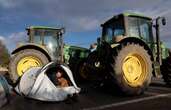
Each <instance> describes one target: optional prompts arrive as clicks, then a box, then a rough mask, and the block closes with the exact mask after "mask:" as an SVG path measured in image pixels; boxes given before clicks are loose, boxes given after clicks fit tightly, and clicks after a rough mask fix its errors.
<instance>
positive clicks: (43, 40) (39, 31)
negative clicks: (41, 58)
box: [27, 26, 64, 60]
mask: <svg viewBox="0 0 171 110" xmlns="http://www.w3.org/2000/svg"><path fill="white" fill-rule="evenodd" d="M27 31H28V36H29V43H34V44H37V45H41V46H43V47H45V48H46V49H47V50H48V52H49V54H50V56H52V57H53V58H52V59H55V60H61V59H62V58H63V57H62V51H63V34H64V28H51V27H43V26H42V27H41V26H31V27H29V28H27ZM56 56H58V57H56Z"/></svg>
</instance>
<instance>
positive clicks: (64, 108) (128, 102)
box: [1, 79, 171, 110]
mask: <svg viewBox="0 0 171 110" xmlns="http://www.w3.org/2000/svg"><path fill="white" fill-rule="evenodd" d="M82 87H84V88H86V89H84V92H83V93H81V94H80V95H79V97H78V101H74V100H68V101H64V102H55V103H47V102H40V101H35V100H32V99H26V98H23V97H19V96H15V97H12V99H11V101H10V103H9V104H8V105H6V106H5V107H3V108H1V110H171V88H169V87H167V86H166V85H165V84H164V83H163V81H162V80H161V79H160V80H159V79H153V82H152V84H151V85H150V87H149V89H148V90H147V91H146V92H145V93H144V94H143V95H140V96H123V95H122V94H120V93H119V92H116V90H114V89H112V88H110V87H102V88H92V87H91V86H89V85H86V86H85V85H84V86H82Z"/></svg>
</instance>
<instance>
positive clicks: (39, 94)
mask: <svg viewBox="0 0 171 110" xmlns="http://www.w3.org/2000/svg"><path fill="white" fill-rule="evenodd" d="M57 67H59V68H58V69H63V71H65V73H66V75H67V76H68V79H69V81H70V83H71V85H70V86H68V87H58V86H56V85H55V84H54V82H53V80H52V77H53V74H54V73H53V72H54V71H53V70H55V68H57ZM49 70H52V71H50V73H48V72H49ZM15 90H16V91H17V92H18V93H19V94H20V95H22V96H25V97H29V98H33V99H37V100H42V101H63V100H65V99H66V98H67V97H68V96H69V95H70V96H72V95H73V94H75V93H76V94H77V93H79V92H80V88H79V87H78V86H77V85H76V83H75V81H74V78H73V74H72V72H71V70H70V69H69V68H68V67H67V66H64V65H58V64H56V63H53V62H51V63H49V64H47V65H45V66H44V67H33V68H31V69H29V70H28V71H26V72H25V73H24V74H23V76H22V77H21V79H20V81H19V83H18V85H17V86H16V87H15Z"/></svg>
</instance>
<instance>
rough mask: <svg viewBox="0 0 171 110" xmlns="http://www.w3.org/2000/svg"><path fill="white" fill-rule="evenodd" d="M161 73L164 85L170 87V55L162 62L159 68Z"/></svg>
mask: <svg viewBox="0 0 171 110" xmlns="http://www.w3.org/2000/svg"><path fill="white" fill-rule="evenodd" d="M161 73H162V75H163V79H164V81H165V82H166V84H167V85H169V86H171V55H169V57H167V58H166V59H165V60H163V64H162V66H161Z"/></svg>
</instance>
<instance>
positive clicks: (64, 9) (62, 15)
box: [0, 0, 171, 51]
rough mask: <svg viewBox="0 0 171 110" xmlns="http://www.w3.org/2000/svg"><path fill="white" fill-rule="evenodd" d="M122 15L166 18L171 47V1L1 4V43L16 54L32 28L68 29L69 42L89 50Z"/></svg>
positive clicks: (165, 37)
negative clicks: (104, 28) (105, 24)
mask: <svg viewBox="0 0 171 110" xmlns="http://www.w3.org/2000/svg"><path fill="white" fill-rule="evenodd" d="M122 12H137V13H143V14H145V15H147V16H151V17H153V18H155V17H157V16H165V17H166V19H167V26H165V27H162V32H161V39H162V41H164V42H166V45H167V46H169V47H171V44H169V42H170V43H171V31H170V30H171V1H170V0H0V39H2V40H3V41H4V42H5V44H6V45H7V46H8V48H9V50H10V51H11V50H13V49H14V48H15V46H16V44H17V43H18V42H20V41H22V40H26V39H27V37H26V33H25V28H26V27H27V26H31V25H45V26H53V27H65V28H66V31H67V32H66V34H65V36H64V37H65V42H66V43H68V44H74V45H79V46H83V47H88V46H89V44H90V43H93V42H94V41H96V38H97V37H99V36H100V35H101V34H100V33H101V28H100V24H101V23H103V22H105V20H107V19H109V18H110V17H112V16H113V15H116V14H119V13H122Z"/></svg>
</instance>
